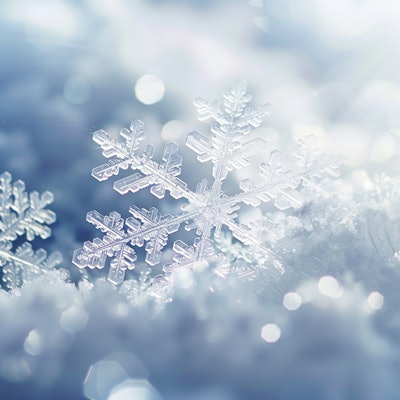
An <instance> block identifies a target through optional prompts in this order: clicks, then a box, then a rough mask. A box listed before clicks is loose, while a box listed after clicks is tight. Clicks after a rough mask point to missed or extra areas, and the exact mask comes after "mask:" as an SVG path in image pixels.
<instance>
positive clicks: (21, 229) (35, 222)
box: [0, 172, 61, 290]
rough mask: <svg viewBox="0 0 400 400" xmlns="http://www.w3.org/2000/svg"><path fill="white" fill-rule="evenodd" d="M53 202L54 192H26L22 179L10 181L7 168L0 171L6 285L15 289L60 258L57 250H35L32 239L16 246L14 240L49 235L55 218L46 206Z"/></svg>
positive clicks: (0, 260) (0, 246) (0, 256)
mask: <svg viewBox="0 0 400 400" xmlns="http://www.w3.org/2000/svg"><path fill="white" fill-rule="evenodd" d="M52 202H53V195H52V194H51V193H50V192H44V193H43V194H42V195H39V193H38V192H32V193H30V194H28V193H26V192H25V184H24V182H22V181H20V180H19V181H16V182H14V183H12V182H11V175H10V174H9V173H8V172H5V173H3V174H2V175H0V267H3V268H2V271H3V282H4V285H5V287H6V288H7V289H10V290H11V289H16V288H18V287H20V286H21V285H22V284H23V283H26V282H29V281H32V280H33V279H34V278H35V277H37V276H40V275H41V274H43V273H44V272H45V271H48V270H51V269H52V268H53V267H55V266H56V265H58V264H59V263H60V262H61V255H60V253H58V252H55V253H53V254H51V255H50V256H49V257H47V253H46V251H45V250H43V249H39V250H37V251H36V252H35V251H34V250H33V249H32V246H31V245H30V244H29V243H26V242H25V243H23V244H21V245H20V246H18V247H17V248H16V249H15V250H14V249H13V242H14V241H15V240H16V239H17V238H18V237H19V236H22V235H25V237H26V239H27V240H29V241H32V240H33V239H34V238H35V237H36V236H40V237H41V238H42V239H46V238H48V237H49V236H50V234H51V230H50V228H49V227H48V226H47V225H48V224H51V223H53V222H54V221H55V219H56V216H55V214H54V213H53V212H52V211H50V210H48V209H46V208H45V207H46V206H48V205H49V204H50V203H52Z"/></svg>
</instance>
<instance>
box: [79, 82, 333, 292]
mask: <svg viewBox="0 0 400 400" xmlns="http://www.w3.org/2000/svg"><path fill="white" fill-rule="evenodd" d="M250 101H251V96H250V95H249V94H247V93H246V84H245V83H244V82H242V81H239V82H237V83H236V84H235V85H234V86H233V87H232V89H231V91H229V92H226V93H225V94H224V95H223V102H222V104H219V103H218V102H217V101H216V100H214V101H211V102H209V101H206V100H204V99H202V98H199V99H196V100H195V102H194V104H195V106H196V107H197V110H198V115H199V119H200V121H205V120H208V119H211V120H213V121H214V123H213V124H212V126H211V129H210V130H211V134H209V135H205V134H203V133H200V132H198V131H194V132H192V133H189V134H188V135H187V139H186V145H187V146H188V147H189V148H190V149H191V150H193V151H194V152H195V153H197V159H198V161H200V162H202V163H204V162H206V161H211V162H212V164H213V169H212V181H211V183H208V182H207V180H206V179H203V180H201V181H200V182H199V183H198V184H197V187H196V189H195V190H192V189H190V188H189V187H188V184H186V183H185V182H184V181H182V180H181V179H179V175H180V173H181V166H182V157H181V156H180V155H179V154H178V145H177V144H176V143H174V142H169V143H167V144H166V145H165V148H164V153H163V155H162V159H161V162H157V161H155V160H154V159H153V150H154V149H153V146H151V145H148V146H145V145H144V143H143V142H144V140H145V138H146V133H145V131H144V126H143V123H142V122H141V121H140V120H135V121H134V122H132V124H131V126H130V129H122V130H121V132H120V136H119V137H113V136H112V135H110V134H108V133H107V132H105V131H103V130H100V131H97V132H95V133H94V135H93V140H94V141H95V142H96V143H97V144H98V145H100V147H101V148H102V150H103V156H104V157H106V158H109V161H108V162H107V163H106V164H103V165H100V166H98V167H96V168H94V169H93V171H92V175H93V176H94V177H95V178H96V179H97V180H99V181H103V180H106V179H108V178H110V177H112V176H114V175H118V174H119V173H120V172H121V170H132V171H134V173H132V174H129V175H128V176H126V177H123V178H122V179H119V180H117V181H115V183H114V189H115V190H116V191H117V192H119V193H120V194H126V193H128V192H132V193H135V192H138V191H139V190H141V189H144V188H146V187H150V193H151V194H152V195H154V196H155V197H157V198H158V199H162V198H163V197H164V196H165V194H166V192H167V191H168V192H169V193H170V195H171V196H172V197H173V198H175V199H180V198H182V199H184V200H185V201H184V203H183V205H182V206H181V213H180V214H178V215H172V214H165V215H163V214H161V213H160V212H159V210H158V209H157V208H155V207H150V208H149V209H146V208H139V207H138V206H136V205H132V206H131V207H130V209H129V212H130V214H131V216H130V217H129V218H127V219H126V220H124V219H123V218H122V217H121V215H120V214H119V213H117V212H115V211H113V212H111V213H110V214H109V215H102V214H100V213H99V212H97V211H91V212H89V213H88V215H87V221H88V222H90V223H92V224H93V225H95V226H96V228H98V229H100V230H101V231H102V232H103V233H104V236H103V238H101V239H100V238H96V239H94V240H93V241H92V242H89V241H88V242H85V243H84V246H83V247H82V248H80V249H78V250H76V251H75V253H74V257H73V263H74V264H75V265H76V266H78V267H79V268H85V267H89V268H92V269H93V268H99V269H102V268H104V267H105V266H106V263H107V259H108V258H110V259H111V261H110V263H109V266H110V269H109V275H108V279H109V281H111V282H112V283H113V284H116V285H117V284H120V283H122V282H123V280H124V278H125V272H126V270H132V269H134V268H135V261H136V259H137V254H136V251H135V247H141V246H145V252H146V260H145V261H146V262H147V264H149V265H150V266H154V265H156V264H158V263H160V262H161V259H162V251H163V249H164V248H165V246H166V244H167V241H168V237H169V235H170V234H172V233H174V232H177V231H178V230H179V228H180V227H181V225H185V229H186V230H192V229H194V230H195V231H196V238H195V240H194V242H193V243H190V244H188V243H185V242H184V241H183V240H180V239H179V240H176V241H175V242H174V243H173V246H172V250H173V257H172V261H170V262H168V263H166V264H164V266H163V271H164V274H165V275H164V276H161V277H159V278H158V281H159V282H158V283H159V284H160V285H161V287H165V286H168V282H171V280H172V279H173V275H174V274H175V273H176V272H177V271H181V270H182V269H183V270H189V271H191V270H193V269H196V268H197V269H198V268H202V267H204V265H208V266H210V267H211V268H213V269H214V270H215V272H216V273H217V274H219V275H221V276H226V275H227V274H228V273H229V272H230V271H231V270H232V269H234V270H236V272H237V273H238V274H239V275H241V274H244V275H246V274H247V273H248V271H249V270H252V269H254V268H253V267H252V268H250V269H249V267H248V266H244V267H241V263H240V262H237V263H235V266H234V267H232V265H233V264H232V260H231V259H229V256H228V255H227V254H226V252H224V251H223V249H222V250H221V249H219V248H218V238H219V237H220V236H221V234H222V233H224V232H227V231H228V232H229V233H230V234H231V235H232V236H233V237H234V238H235V240H236V241H237V242H238V243H239V245H240V246H242V247H243V249H244V250H243V252H244V253H246V251H247V252H249V251H251V252H252V253H253V256H255V257H257V258H258V259H259V260H262V262H263V263H264V262H266V261H267V260H268V259H269V258H270V256H271V250H270V248H269V247H268V246H265V241H264V240H263V238H262V237H260V236H259V235H258V234H257V230H254V229H252V228H251V227H250V226H248V225H246V224H243V223H240V222H238V218H237V217H238V212H239V210H240V207H241V206H242V205H243V204H247V205H250V206H252V207H258V206H259V205H260V204H261V203H267V202H273V204H274V205H275V207H276V208H277V209H279V210H285V209H287V208H290V207H295V208H299V207H301V206H302V205H303V204H304V201H305V199H306V192H307V191H309V189H312V190H313V191H314V192H315V191H316V192H318V193H320V194H321V195H323V196H326V195H327V194H328V193H327V192H326V191H325V189H324V186H323V185H320V180H321V178H322V177H323V176H325V175H326V174H331V175H336V172H337V171H336V169H337V168H338V167H339V165H340V164H341V158H340V157H336V156H330V155H326V154H320V153H318V152H317V150H316V146H315V139H314V138H312V137H308V138H306V139H305V140H302V141H300V142H299V143H298V145H297V147H296V149H295V151H294V155H295V157H296V159H297V166H296V168H294V169H284V167H283V165H282V154H281V153H280V152H279V151H277V150H273V151H270V152H269V157H268V159H267V161H266V162H264V163H262V164H261V165H260V178H261V179H259V180H253V179H245V180H243V181H242V182H241V183H240V189H241V191H239V190H237V191H236V193H235V194H233V195H230V194H227V191H226V188H224V183H226V182H225V180H226V179H227V177H228V175H229V173H230V172H231V171H233V170H236V169H240V168H242V167H245V166H247V165H249V163H250V158H252V157H253V156H257V155H260V154H261V153H263V152H264V150H265V141H264V140H263V139H262V138H260V137H252V131H253V128H258V127H259V126H260V125H261V123H262V120H263V119H264V117H265V116H266V115H267V105H263V106H261V107H257V108H251V107H249V105H248V103H249V102H250ZM253 233H255V234H253ZM246 249H247V250H246ZM237 261H239V260H237Z"/></svg>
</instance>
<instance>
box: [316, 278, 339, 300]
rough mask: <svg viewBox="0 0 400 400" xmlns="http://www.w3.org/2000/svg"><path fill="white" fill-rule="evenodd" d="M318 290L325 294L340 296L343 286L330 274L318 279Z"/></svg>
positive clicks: (332, 296) (333, 296)
mask: <svg viewBox="0 0 400 400" xmlns="http://www.w3.org/2000/svg"><path fill="white" fill-rule="evenodd" d="M318 290H319V292H320V293H321V294H323V295H324V296H327V297H331V298H338V297H340V296H341V295H342V294H343V288H342V286H341V285H340V284H339V282H338V281H337V280H336V279H335V278H334V277H333V276H330V275H326V276H323V277H322V278H321V279H320V280H319V281H318Z"/></svg>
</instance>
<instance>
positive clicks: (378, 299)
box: [364, 292, 385, 314]
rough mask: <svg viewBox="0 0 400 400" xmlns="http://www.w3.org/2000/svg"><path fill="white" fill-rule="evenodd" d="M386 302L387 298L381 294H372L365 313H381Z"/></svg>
mask: <svg viewBox="0 0 400 400" xmlns="http://www.w3.org/2000/svg"><path fill="white" fill-rule="evenodd" d="M384 302H385V298H384V297H383V295H382V294H381V293H379V292H371V293H370V294H369V296H368V298H367V300H366V301H365V303H364V311H365V312H366V313H368V314H372V313H374V312H376V311H379V310H380V309H381V308H382V307H383V304H384Z"/></svg>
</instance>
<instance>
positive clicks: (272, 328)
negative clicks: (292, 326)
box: [261, 324, 281, 343]
mask: <svg viewBox="0 0 400 400" xmlns="http://www.w3.org/2000/svg"><path fill="white" fill-rule="evenodd" d="M280 337H281V330H280V328H279V326H278V325H275V324H266V325H264V326H263V327H262V329H261V338H262V339H264V340H265V341H266V342H267V343H275V342H277V341H278V340H279V338H280Z"/></svg>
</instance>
